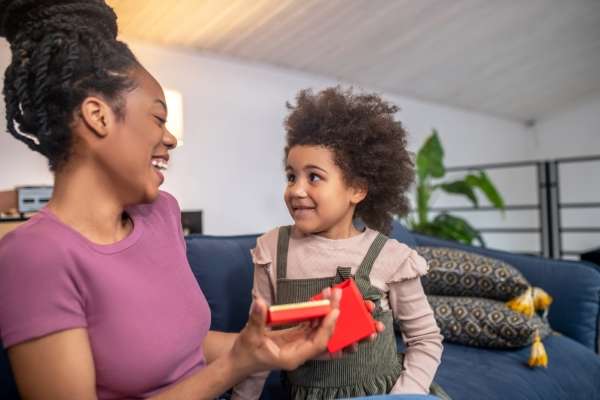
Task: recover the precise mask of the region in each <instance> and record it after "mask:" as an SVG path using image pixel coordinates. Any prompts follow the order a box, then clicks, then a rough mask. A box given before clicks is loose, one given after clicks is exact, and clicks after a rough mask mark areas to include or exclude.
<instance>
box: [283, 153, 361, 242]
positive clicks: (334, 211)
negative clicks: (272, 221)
mask: <svg viewBox="0 0 600 400" xmlns="http://www.w3.org/2000/svg"><path fill="white" fill-rule="evenodd" d="M286 174H287V181H288V183H287V187H286V190H285V193H284V199H285V204H286V205H287V208H288V211H289V212H290V215H291V216H292V218H293V219H294V222H295V225H296V227H297V228H298V229H299V230H300V231H301V232H303V233H305V234H318V235H321V236H324V237H327V238H330V239H340V238H344V237H347V236H348V234H349V233H350V232H352V230H353V229H354V228H353V225H352V219H353V216H354V209H355V208H356V205H357V204H358V203H359V202H360V201H362V200H363V199H364V198H365V196H366V190H362V189H358V188H354V187H351V186H348V185H347V184H346V181H345V179H344V175H343V172H342V170H341V169H340V168H339V167H338V166H337V165H336V164H335V162H334V153H333V152H332V151H331V150H329V149H328V148H326V147H322V146H305V145H302V146H294V147H292V148H291V149H290V150H289V153H288V156H287V165H286Z"/></svg>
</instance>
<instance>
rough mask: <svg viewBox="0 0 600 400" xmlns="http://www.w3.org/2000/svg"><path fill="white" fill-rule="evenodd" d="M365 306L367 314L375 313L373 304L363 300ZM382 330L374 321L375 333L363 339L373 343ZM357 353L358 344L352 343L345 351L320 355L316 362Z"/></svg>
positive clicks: (377, 322) (379, 324) (381, 326)
mask: <svg viewBox="0 0 600 400" xmlns="http://www.w3.org/2000/svg"><path fill="white" fill-rule="evenodd" d="M327 290H329V288H327V289H325V290H324V291H323V294H325V293H328V292H327ZM365 305H366V306H367V309H368V310H369V312H370V313H371V314H372V313H373V311H375V303H373V302H372V301H371V300H365ZM384 330H385V325H384V324H383V323H382V322H381V321H375V332H374V333H373V334H371V336H369V337H368V338H367V339H364V340H367V341H369V342H373V341H375V339H377V335H379V334H380V333H381V332H383V331H384ZM364 340H363V341H364ZM357 351H358V343H353V344H351V345H350V346H348V347H346V348H345V349H343V350H341V351H336V352H335V353H329V352H325V353H323V354H321V355H320V356H318V357H317V358H316V360H331V359H338V358H342V357H343V355H344V354H345V353H356V352H357Z"/></svg>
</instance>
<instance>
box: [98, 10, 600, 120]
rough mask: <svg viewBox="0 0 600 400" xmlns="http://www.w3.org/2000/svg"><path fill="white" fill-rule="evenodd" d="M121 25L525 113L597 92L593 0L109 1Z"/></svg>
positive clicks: (544, 111)
mask: <svg viewBox="0 0 600 400" xmlns="http://www.w3.org/2000/svg"><path fill="white" fill-rule="evenodd" d="M108 3H109V4H110V5H111V6H113V7H114V8H115V11H116V12H117V15H118V16H119V27H120V30H121V33H122V34H123V35H124V36H125V37H127V38H133V39H139V40H144V41H149V42H153V43H156V44H160V45H166V46H177V47H182V46H183V47H188V48H193V49H197V50H199V51H204V52H210V53H215V54H223V55H226V56H228V57H237V58H240V59H243V60H249V61H253V62H260V63H267V64H273V65H277V66H281V67H286V68H292V69H297V70H302V71H305V72H310V73H315V74H319V75H324V76H330V77H332V78H337V79H341V80H343V81H347V82H351V83H357V84H360V85H363V86H366V87H369V88H374V89H377V90H382V91H386V92H391V93H396V94H399V95H404V96H410V97H414V98H418V99H423V100H428V101H434V102H438V103H442V104H447V105H451V106H454V107H460V108H464V109H470V110H477V111H481V112H485V113H489V114H493V115H498V116H502V117H506V118H510V119H513V120H519V121H529V120H536V119H539V118H542V117H544V116H547V115H549V114H551V113H554V112H557V111H560V110H561V109H563V108H564V107H568V106H569V105H571V104H573V103H574V102H576V101H578V100H580V99H582V98H586V97H588V96H592V95H594V94H596V93H599V92H600V1H598V0H527V1H520V0H506V1H489V0H454V1H446V0H172V1H165V0H109V1H108Z"/></svg>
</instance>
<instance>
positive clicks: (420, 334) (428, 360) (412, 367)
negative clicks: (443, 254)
mask: <svg viewBox="0 0 600 400" xmlns="http://www.w3.org/2000/svg"><path fill="white" fill-rule="evenodd" d="M389 288H390V293H389V299H390V306H391V308H392V311H393V313H394V318H395V319H396V320H398V322H399V325H400V331H401V332H402V338H403V339H404V343H405V344H406V353H405V355H404V370H403V371H402V373H401V374H400V378H399V379H398V381H397V382H396V384H395V385H394V387H393V388H392V392H391V393H395V394H408V393H413V394H426V393H429V386H430V385H431V382H432V381H433V377H434V376H435V372H436V370H437V368H438V366H439V364H440V361H441V356H442V350H443V347H442V336H441V335H440V329H439V327H438V326H437V324H436V322H435V318H434V316H433V311H432V309H431V306H430V305H429V302H428V301H427V297H426V296H425V292H424V291H423V286H422V285H421V280H420V279H419V278H413V279H407V280H402V281H400V282H392V283H389Z"/></svg>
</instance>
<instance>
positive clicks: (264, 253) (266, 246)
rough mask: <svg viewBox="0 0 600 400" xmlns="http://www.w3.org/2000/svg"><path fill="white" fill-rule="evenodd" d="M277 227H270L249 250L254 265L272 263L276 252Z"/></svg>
mask: <svg viewBox="0 0 600 400" xmlns="http://www.w3.org/2000/svg"><path fill="white" fill-rule="evenodd" d="M278 232H279V230H278V229H272V230H270V231H269V232H267V233H265V234H264V235H262V236H260V237H259V238H258V239H257V240H256V247H255V248H253V249H252V250H250V254H251V255H252V262H253V263H254V265H262V266H266V265H269V264H271V263H273V260H274V258H275V257H276V254H277V238H278V236H279V233H278Z"/></svg>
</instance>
